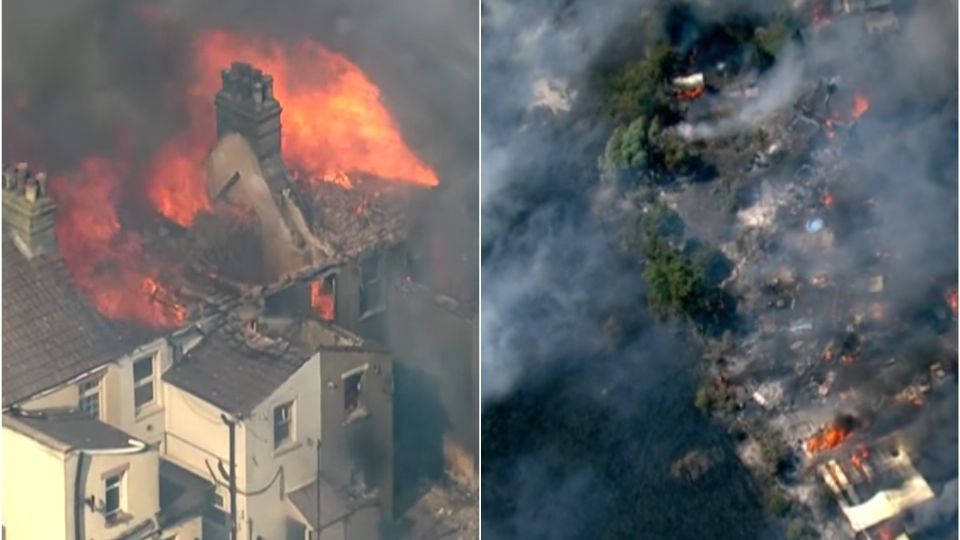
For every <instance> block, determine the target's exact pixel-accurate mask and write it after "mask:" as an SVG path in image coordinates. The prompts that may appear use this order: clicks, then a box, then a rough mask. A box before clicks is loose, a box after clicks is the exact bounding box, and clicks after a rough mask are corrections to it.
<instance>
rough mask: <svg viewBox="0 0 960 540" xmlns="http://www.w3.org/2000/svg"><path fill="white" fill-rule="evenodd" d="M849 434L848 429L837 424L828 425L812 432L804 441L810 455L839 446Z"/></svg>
mask: <svg viewBox="0 0 960 540" xmlns="http://www.w3.org/2000/svg"><path fill="white" fill-rule="evenodd" d="M849 435H850V431H849V430H847V429H843V428H841V427H839V426H830V427H828V428H826V429H823V430H821V431H818V432H817V433H814V434H813V436H811V437H810V438H809V439H807V442H806V449H807V453H808V454H810V455H813V454H816V453H818V452H823V451H824V450H830V449H832V448H836V447H837V446H840V443H842V442H843V441H844V440H846V438H847V437H848V436H849Z"/></svg>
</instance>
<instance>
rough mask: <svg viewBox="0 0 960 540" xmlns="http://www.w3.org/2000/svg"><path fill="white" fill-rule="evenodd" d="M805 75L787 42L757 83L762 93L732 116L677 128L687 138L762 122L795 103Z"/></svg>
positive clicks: (735, 130)
mask: <svg viewBox="0 0 960 540" xmlns="http://www.w3.org/2000/svg"><path fill="white" fill-rule="evenodd" d="M803 74H804V64H803V57H802V55H801V53H800V51H799V50H797V48H796V46H794V45H792V44H788V45H787V46H786V47H784V50H783V51H781V53H780V57H779V58H778V60H777V64H776V65H775V66H774V67H773V69H772V70H771V71H770V73H768V74H766V75H764V77H763V78H762V79H761V80H760V81H758V83H757V92H758V93H759V96H758V98H757V99H755V100H751V101H748V102H747V103H745V104H744V105H743V107H742V108H739V109H737V111H736V112H735V113H734V115H733V116H731V117H727V118H722V119H720V120H717V121H706V122H699V123H695V124H687V123H683V124H680V125H679V126H677V131H678V132H679V133H680V135H681V136H682V137H684V138H686V139H691V140H697V139H709V138H713V137H721V136H728V135H733V134H735V133H738V132H743V131H748V130H750V129H754V128H757V127H759V126H760V125H762V124H763V123H764V122H765V121H767V120H769V119H770V118H771V117H772V116H773V115H775V114H777V113H780V112H782V111H783V110H784V109H785V108H786V107H789V106H790V105H792V103H793V101H794V100H795V99H796V98H797V94H798V92H799V90H800V82H801V79H802V77H803Z"/></svg>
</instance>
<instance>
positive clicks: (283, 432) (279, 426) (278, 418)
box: [273, 401, 293, 448]
mask: <svg viewBox="0 0 960 540" xmlns="http://www.w3.org/2000/svg"><path fill="white" fill-rule="evenodd" d="M292 439H293V402H292V401H291V402H289V403H284V404H283V405H279V406H277V407H274V409H273V447H274V448H280V447H281V446H282V445H283V444H284V443H286V442H288V441H290V440H292Z"/></svg>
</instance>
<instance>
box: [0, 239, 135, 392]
mask: <svg viewBox="0 0 960 540" xmlns="http://www.w3.org/2000/svg"><path fill="white" fill-rule="evenodd" d="M2 339H3V406H4V407H6V406H8V405H11V404H14V403H16V402H18V401H22V400H24V399H27V398H29V397H31V396H33V395H35V394H37V393H39V392H42V391H44V390H47V389H50V388H53V387H55V386H57V385H59V384H62V383H64V382H66V381H68V380H70V379H72V378H73V377H76V376H78V375H81V374H83V373H85V372H87V371H90V370H92V369H94V368H96V367H97V366H100V365H102V364H105V363H107V362H110V361H111V360H114V359H116V358H117V357H119V356H121V355H122V354H123V353H124V352H125V351H126V350H127V349H128V348H129V347H128V346H127V345H126V344H125V342H124V340H123V338H122V335H121V334H120V333H119V332H118V331H117V329H115V328H114V327H113V326H112V325H111V324H110V323H109V322H108V321H107V320H106V319H104V318H103V317H102V316H100V314H99V313H97V311H96V310H95V309H94V308H93V306H91V305H90V304H89V303H88V302H87V301H86V299H85V298H84V297H83V294H82V293H81V292H80V290H79V289H78V288H77V287H76V286H75V284H74V282H73V280H72V278H71V276H70V272H69V271H68V269H67V267H66V265H65V264H64V262H63V259H62V258H60V257H59V256H55V255H40V256H37V257H34V258H32V259H27V258H26V257H25V256H24V255H23V254H22V253H21V252H20V250H19V249H17V247H16V245H15V244H14V242H13V241H12V240H11V239H10V238H9V237H8V235H7V234H4V237H3V337H2Z"/></svg>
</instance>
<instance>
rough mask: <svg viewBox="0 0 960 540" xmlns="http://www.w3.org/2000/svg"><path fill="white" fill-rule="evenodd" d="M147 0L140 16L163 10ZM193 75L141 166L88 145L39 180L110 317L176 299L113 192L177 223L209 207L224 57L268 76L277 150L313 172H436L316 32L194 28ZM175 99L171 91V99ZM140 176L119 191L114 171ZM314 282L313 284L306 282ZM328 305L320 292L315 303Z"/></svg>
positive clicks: (84, 277)
mask: <svg viewBox="0 0 960 540" xmlns="http://www.w3.org/2000/svg"><path fill="white" fill-rule="evenodd" d="M160 15H161V14H159V12H158V13H154V12H152V11H150V10H147V12H145V13H141V16H142V17H143V18H144V19H145V20H147V21H148V22H150V23H151V24H159V23H160V22H165V21H166V19H165V18H164V17H160ZM192 52H193V55H192V57H191V58H190V59H189V60H188V62H190V63H191V65H192V74H193V82H192V83H191V84H190V85H189V86H188V87H187V88H185V89H184V90H182V94H181V95H183V96H185V98H186V99H185V100H184V101H183V103H185V105H186V112H187V120H188V122H187V124H188V125H187V128H186V129H185V130H184V131H183V132H182V133H180V134H179V135H177V136H175V137H173V138H171V139H169V140H168V141H167V142H166V143H164V144H163V145H161V146H160V148H158V150H157V152H156V153H154V154H153V155H152V157H151V158H150V159H149V160H148V163H147V164H146V169H145V178H142V179H137V178H135V177H133V176H132V175H133V173H134V168H133V167H131V165H130V164H131V163H132V162H131V161H130V160H126V159H119V158H111V159H107V158H104V157H89V158H88V159H86V160H85V161H84V162H83V163H82V164H81V165H80V166H79V167H78V168H77V169H76V170H75V171H72V172H67V173H64V174H61V175H59V176H57V177H55V178H53V179H52V181H51V186H52V190H53V191H54V196H55V197H56V199H57V202H58V206H59V217H58V220H57V225H56V232H57V238H58V241H59V243H60V246H61V250H62V251H63V253H64V258H65V260H66V262H67V264H68V266H69V267H70V270H71V272H72V274H73V275H74V278H75V279H76V280H77V282H78V283H79V284H80V286H81V288H82V289H83V290H84V291H85V292H86V294H87V295H88V297H89V298H90V300H91V302H92V303H93V304H94V305H95V306H96V307H97V309H98V310H99V311H100V312H101V313H103V314H104V315H105V316H107V317H109V318H111V319H117V320H126V321H133V322H137V323H141V324H145V325H148V326H152V327H173V326H177V325H179V324H181V323H182V322H183V321H184V319H185V312H184V309H183V308H182V307H180V306H178V305H176V304H172V303H171V302H170V301H167V300H165V298H166V297H167V296H168V291H167V288H166V287H165V285H164V284H163V283H162V282H161V280H160V279H159V275H158V274H159V272H158V269H157V268H152V267H150V266H149V264H148V263H147V262H145V257H144V253H143V245H142V242H141V240H140V238H139V237H138V236H137V235H136V234H134V233H132V232H130V231H125V230H124V229H123V228H122V227H121V223H120V220H119V218H118V215H117V204H118V202H119V200H120V197H121V195H123V196H127V195H129V194H130V193H145V195H146V198H147V200H148V201H149V202H150V204H151V206H152V207H153V208H154V209H155V210H156V211H157V212H158V213H160V214H161V215H163V216H165V217H166V218H168V219H169V220H171V221H173V222H175V223H178V224H180V225H182V226H184V227H189V226H191V225H192V224H193V222H194V219H195V218H196V216H197V215H198V214H199V213H200V212H202V211H204V210H209V209H210V208H211V204H210V201H209V200H208V198H207V194H206V187H205V182H204V173H203V162H204V159H205V157H206V155H207V154H208V152H209V150H210V149H211V148H212V147H213V145H214V143H215V142H216V141H215V135H214V130H215V126H216V120H215V109H214V104H213V97H214V95H215V94H216V92H217V91H218V90H219V88H220V82H221V78H220V73H221V70H223V69H225V68H228V67H229V66H230V65H231V63H233V62H235V61H245V62H249V63H251V64H254V65H255V66H256V67H258V68H260V69H262V70H263V71H264V72H265V73H269V74H271V75H273V77H274V93H275V95H276V96H277V99H278V100H280V102H281V105H282V106H283V109H284V110H283V117H282V122H283V132H282V137H283V141H282V144H283V152H284V159H285V161H286V162H287V163H288V164H289V165H291V166H292V167H294V168H295V169H300V170H302V171H303V172H305V173H307V174H310V175H311V176H312V177H313V178H317V179H321V180H327V181H331V182H335V183H337V184H338V185H340V186H341V187H344V188H346V189H349V188H351V187H352V183H351V181H350V179H349V177H348V176H347V174H353V173H359V174H361V175H370V176H376V177H379V178H383V179H388V180H397V181H401V182H407V183H412V184H418V185H422V186H435V185H437V184H438V179H437V175H436V173H435V172H434V171H433V170H432V169H430V168H429V167H427V166H426V165H424V164H423V163H422V162H421V161H420V160H419V159H418V158H417V157H416V156H415V155H414V154H413V152H412V151H411V150H410V149H409V148H408V147H407V145H406V143H405V142H404V141H403V138H402V137H401V135H400V132H399V130H398V128H397V125H396V123H395V122H394V120H393V118H392V117H391V115H390V113H389V112H388V111H387V109H386V107H385V106H384V105H383V103H382V101H381V99H380V92H379V90H378V89H377V87H376V86H375V85H374V84H373V83H372V82H371V81H370V80H369V79H368V78H367V77H366V76H365V75H364V74H363V73H362V72H361V71H360V69H359V68H357V67H356V66H355V65H353V64H352V63H350V62H349V61H348V60H347V59H346V58H344V57H343V56H340V55H338V54H335V53H332V52H330V51H327V50H326V49H324V48H323V47H322V46H320V45H319V44H318V43H316V42H313V41H309V40H308V41H304V42H301V43H300V44H299V45H297V46H295V47H291V46H286V45H283V44H280V43H277V42H271V41H268V40H265V39H263V38H258V37H251V36H250V35H249V34H232V33H228V32H223V31H210V32H205V33H201V34H199V35H198V37H197V38H196V40H195V43H194V47H193V51H192ZM173 101H175V102H176V101H177V100H173ZM137 180H140V181H142V182H144V186H143V188H134V189H131V190H129V191H126V192H125V190H124V188H125V187H127V184H125V182H131V181H133V182H135V181H137ZM318 292H320V291H318ZM316 308H317V309H318V312H319V313H320V314H321V316H324V315H328V314H330V315H332V313H330V312H332V302H331V305H330V306H329V308H328V307H327V306H326V304H321V305H319V306H316Z"/></svg>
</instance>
